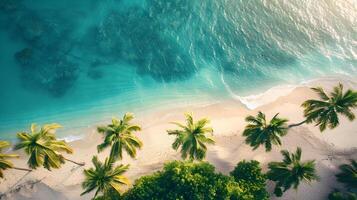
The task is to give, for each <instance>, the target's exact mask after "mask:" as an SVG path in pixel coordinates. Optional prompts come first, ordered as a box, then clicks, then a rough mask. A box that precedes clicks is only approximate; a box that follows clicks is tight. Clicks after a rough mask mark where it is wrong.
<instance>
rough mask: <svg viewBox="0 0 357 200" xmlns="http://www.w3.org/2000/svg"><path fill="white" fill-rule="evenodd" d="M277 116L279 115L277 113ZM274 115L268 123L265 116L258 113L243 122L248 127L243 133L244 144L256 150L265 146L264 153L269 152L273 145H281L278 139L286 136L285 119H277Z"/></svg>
mask: <svg viewBox="0 0 357 200" xmlns="http://www.w3.org/2000/svg"><path fill="white" fill-rule="evenodd" d="M278 114H279V113H278ZM278 114H276V115H275V116H274V117H273V118H272V119H271V120H270V121H269V122H268V121H267V120H266V117H265V114H264V113H262V112H260V111H259V112H258V115H257V116H256V117H254V116H251V115H250V116H248V117H247V118H245V121H246V122H248V125H247V126H246V127H245V129H244V131H243V136H245V137H246V139H245V142H246V144H249V145H250V146H252V147H253V149H254V150H255V149H257V148H258V147H259V146H260V145H264V146H265V151H271V149H272V146H273V145H281V140H280V138H281V137H282V136H284V135H286V134H287V131H288V126H287V121H288V120H287V119H282V118H278Z"/></svg>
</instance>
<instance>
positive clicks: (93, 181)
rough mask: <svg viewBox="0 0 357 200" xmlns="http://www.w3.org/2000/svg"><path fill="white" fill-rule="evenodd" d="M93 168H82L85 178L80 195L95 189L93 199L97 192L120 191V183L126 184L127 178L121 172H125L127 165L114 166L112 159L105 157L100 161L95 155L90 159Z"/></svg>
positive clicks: (127, 182)
mask: <svg viewBox="0 0 357 200" xmlns="http://www.w3.org/2000/svg"><path fill="white" fill-rule="evenodd" d="M92 162H93V165H94V168H90V169H86V170H84V175H85V180H84V182H83V183H82V187H83V189H84V192H83V193H82V194H81V195H84V194H87V193H89V192H91V191H93V190H95V189H96V192H95V195H94V199H95V198H96V197H97V196H98V194H99V193H102V194H103V195H105V194H106V193H107V192H112V191H116V192H118V193H119V192H120V188H121V186H122V185H128V184H129V180H128V179H127V178H126V177H125V176H123V175H122V174H123V173H124V172H126V171H127V170H128V168H129V165H119V166H116V167H114V161H113V159H111V158H109V159H108V158H106V159H105V162H104V163H102V162H100V161H99V160H98V157H97V156H94V157H93V159H92Z"/></svg>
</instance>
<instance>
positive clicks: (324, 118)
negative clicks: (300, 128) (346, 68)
mask: <svg viewBox="0 0 357 200" xmlns="http://www.w3.org/2000/svg"><path fill="white" fill-rule="evenodd" d="M311 89H312V90H314V91H315V92H316V93H317V94H318V95H319V97H320V99H321V100H312V99H310V100H307V101H305V102H304V103H303V104H302V107H304V108H305V110H304V115H305V117H306V120H305V121H304V122H306V123H312V122H314V123H316V126H319V128H320V131H321V132H322V131H324V130H326V128H327V127H328V128H330V129H333V128H335V127H337V126H338V125H339V123H340V121H339V118H338V114H341V115H344V116H346V117H347V118H348V119H349V120H350V121H352V120H354V119H355V118H356V116H355V114H354V113H353V111H352V109H354V108H357V91H353V90H347V91H346V92H343V85H342V84H341V83H340V84H339V85H338V86H336V87H334V89H333V91H332V92H331V93H330V95H329V96H328V95H327V94H326V93H325V92H324V90H323V89H322V88H320V87H317V88H311ZM304 122H302V123H304ZM302 123H299V124H302Z"/></svg>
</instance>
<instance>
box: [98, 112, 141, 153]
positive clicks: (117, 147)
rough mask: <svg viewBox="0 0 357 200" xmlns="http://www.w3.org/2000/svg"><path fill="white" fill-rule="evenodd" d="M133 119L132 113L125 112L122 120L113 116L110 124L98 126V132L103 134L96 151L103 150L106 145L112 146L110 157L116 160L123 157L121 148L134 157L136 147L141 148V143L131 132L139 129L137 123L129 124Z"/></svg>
mask: <svg viewBox="0 0 357 200" xmlns="http://www.w3.org/2000/svg"><path fill="white" fill-rule="evenodd" d="M132 119H134V115H133V114H132V113H126V114H125V115H124V116H123V119H122V120H119V119H116V118H113V119H112V124H109V125H107V126H100V127H98V132H99V133H103V134H104V135H105V138H104V141H103V143H102V144H100V145H98V146H97V149H98V152H101V151H103V150H104V149H105V148H107V147H108V146H112V148H111V151H110V156H109V157H110V159H113V160H118V159H120V160H121V159H122V158H123V149H124V150H125V151H126V153H127V154H128V155H129V156H130V157H132V158H135V157H136V149H141V147H142V146H143V143H142V142H141V141H140V140H139V138H137V137H136V136H135V135H134V133H133V132H135V131H140V130H141V128H140V126H139V125H135V124H131V123H130V121H131V120H132Z"/></svg>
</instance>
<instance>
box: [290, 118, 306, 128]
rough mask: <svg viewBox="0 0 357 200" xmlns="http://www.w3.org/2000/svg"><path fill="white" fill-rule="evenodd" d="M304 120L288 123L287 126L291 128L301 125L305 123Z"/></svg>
mask: <svg viewBox="0 0 357 200" xmlns="http://www.w3.org/2000/svg"><path fill="white" fill-rule="evenodd" d="M306 121H307V120H304V121H302V122H300V123H297V124H290V125H289V126H288V128H293V127H295V126H301V125H303V124H305V123H306Z"/></svg>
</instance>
